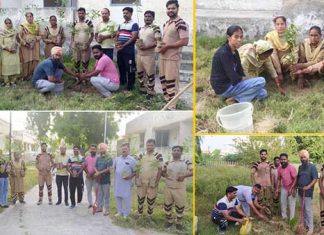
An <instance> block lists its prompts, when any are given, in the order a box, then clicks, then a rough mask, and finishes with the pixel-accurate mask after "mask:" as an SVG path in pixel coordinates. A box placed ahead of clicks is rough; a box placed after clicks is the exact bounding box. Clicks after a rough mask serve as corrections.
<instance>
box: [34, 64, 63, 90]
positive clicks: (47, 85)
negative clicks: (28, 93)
mask: <svg viewBox="0 0 324 235" xmlns="http://www.w3.org/2000/svg"><path fill="white" fill-rule="evenodd" d="M62 76H63V70H62V69H58V70H56V72H55V74H54V77H55V78H56V79H62ZM36 89H38V90H39V92H40V93H45V92H49V91H53V90H54V89H55V83H54V82H50V81H48V80H45V79H39V80H37V82H36Z"/></svg>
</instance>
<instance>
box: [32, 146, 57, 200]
mask: <svg viewBox="0 0 324 235" xmlns="http://www.w3.org/2000/svg"><path fill="white" fill-rule="evenodd" d="M46 149H47V144H46V143H42V144H41V150H42V152H41V153H40V154H38V155H37V156H36V168H37V170H38V185H39V200H38V202H37V205H40V204H42V202H43V190H44V184H45V183H46V186H47V194H48V204H49V205H52V174H51V168H52V166H53V165H54V156H52V154H50V153H47V152H46Z"/></svg>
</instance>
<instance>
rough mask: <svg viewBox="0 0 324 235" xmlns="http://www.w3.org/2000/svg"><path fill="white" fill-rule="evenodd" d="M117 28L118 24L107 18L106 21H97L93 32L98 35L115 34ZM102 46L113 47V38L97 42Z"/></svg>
mask: <svg viewBox="0 0 324 235" xmlns="http://www.w3.org/2000/svg"><path fill="white" fill-rule="evenodd" d="M117 30H118V25H117V24H116V23H115V22H114V21H111V20H109V21H108V22H103V21H101V22H99V23H98V24H97V25H96V28H95V33H96V34H98V35H103V36H109V35H115V34H116V32H117ZM99 44H100V45H101V47H102V48H114V39H113V38H107V39H105V40H103V41H102V42H101V43H99Z"/></svg>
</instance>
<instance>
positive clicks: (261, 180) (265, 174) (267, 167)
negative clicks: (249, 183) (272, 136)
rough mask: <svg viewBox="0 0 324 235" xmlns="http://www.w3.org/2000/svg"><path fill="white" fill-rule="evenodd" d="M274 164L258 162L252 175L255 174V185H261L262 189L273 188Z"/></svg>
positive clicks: (253, 168) (253, 166) (254, 165)
mask: <svg viewBox="0 0 324 235" xmlns="http://www.w3.org/2000/svg"><path fill="white" fill-rule="evenodd" d="M273 170H274V165H273V163H271V162H269V161H267V162H261V161H257V162H255V163H254V164H253V165H252V169H251V173H252V174H253V177H254V181H255V184H260V185H261V186H262V187H266V186H272V184H271V178H272V176H273V174H274V172H273Z"/></svg>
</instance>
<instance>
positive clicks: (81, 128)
mask: <svg viewBox="0 0 324 235" xmlns="http://www.w3.org/2000/svg"><path fill="white" fill-rule="evenodd" d="M115 119H116V117H115V113H112V112H107V126H106V138H107V139H113V138H116V137H117V131H118V125H117V121H116V120H115ZM27 121H28V128H29V129H31V130H34V132H36V134H37V136H38V139H39V140H41V141H44V142H48V143H50V144H52V145H55V146H52V147H53V148H56V147H58V146H57V145H58V143H59V140H60V139H64V140H65V142H66V143H67V144H71V145H79V146H80V147H81V148H82V149H87V148H88V146H89V145H90V144H98V143H100V142H104V129H105V113H104V112H31V113H28V118H27ZM51 142H53V143H51Z"/></svg>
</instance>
